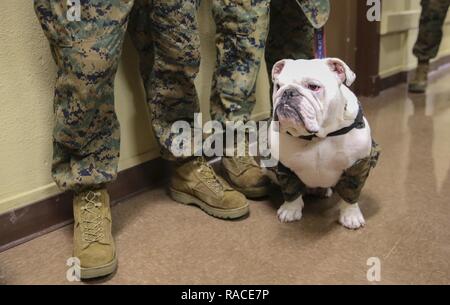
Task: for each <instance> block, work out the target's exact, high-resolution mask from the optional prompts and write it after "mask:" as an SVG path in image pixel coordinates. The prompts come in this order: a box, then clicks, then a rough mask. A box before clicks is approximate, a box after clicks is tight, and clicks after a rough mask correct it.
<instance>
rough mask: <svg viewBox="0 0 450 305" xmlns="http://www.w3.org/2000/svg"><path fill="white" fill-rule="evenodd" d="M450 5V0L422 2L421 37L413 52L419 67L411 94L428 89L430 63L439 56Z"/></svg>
mask: <svg viewBox="0 0 450 305" xmlns="http://www.w3.org/2000/svg"><path fill="white" fill-rule="evenodd" d="M449 5H450V0H422V1H421V6H422V13H421V15H420V24H419V36H418V38H417V41H416V44H415V45H414V50H413V53H414V55H415V56H416V57H417V59H418V66H417V69H416V72H415V77H414V79H413V80H412V81H411V83H410V84H409V91H410V92H416V93H423V92H425V90H426V88H427V83H428V72H429V62H430V60H431V59H433V58H435V57H436V55H437V54H438V51H439V47H440V45H441V41H442V35H443V30H442V27H443V25H444V21H445V18H446V16H447V11H448V7H449Z"/></svg>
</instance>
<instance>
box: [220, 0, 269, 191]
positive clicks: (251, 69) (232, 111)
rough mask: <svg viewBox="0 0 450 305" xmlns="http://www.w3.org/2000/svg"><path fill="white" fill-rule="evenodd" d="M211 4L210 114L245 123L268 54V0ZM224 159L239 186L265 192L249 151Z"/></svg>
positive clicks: (223, 0) (263, 179) (264, 181)
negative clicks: (212, 65)
mask: <svg viewBox="0 0 450 305" xmlns="http://www.w3.org/2000/svg"><path fill="white" fill-rule="evenodd" d="M212 4H213V17H214V21H215V23H216V27H217V35H216V49H217V63H216V71H215V74H214V78H213V87H212V95H211V117H212V119H213V120H217V121H220V122H221V123H222V124H223V125H225V123H226V122H227V121H229V122H243V123H245V122H247V121H248V120H250V117H251V113H252V111H253V108H254V106H255V103H256V97H255V91H256V79H257V76H258V73H259V69H260V66H261V61H262V60H263V59H264V48H265V45H266V39H267V34H268V29H269V6H270V5H269V4H270V1H269V0H262V1H250V0H213V2H212ZM246 144H247V146H248V143H246ZM247 151H248V150H247ZM222 164H223V167H224V169H225V175H226V178H227V179H228V181H229V182H230V183H231V185H232V186H233V187H234V188H235V189H237V190H238V191H240V192H242V193H243V194H245V195H246V196H247V197H252V198H253V197H262V196H265V195H267V193H268V184H269V180H268V178H267V177H266V176H265V175H263V173H262V171H261V169H260V168H259V165H258V164H257V163H256V162H255V160H254V159H253V158H252V157H250V156H248V154H247V156H241V157H224V158H222Z"/></svg>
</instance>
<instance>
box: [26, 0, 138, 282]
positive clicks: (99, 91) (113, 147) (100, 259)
mask: <svg viewBox="0 0 450 305" xmlns="http://www.w3.org/2000/svg"><path fill="white" fill-rule="evenodd" d="M34 5H35V11H36V14H37V16H38V19H39V21H40V23H41V26H42V28H43V30H44V32H45V34H46V36H47V38H48V39H49V42H50V45H51V50H52V55H53V57H54V59H55V62H56V64H57V67H58V72H57V78H56V85H55V97H54V112H55V126H54V132H53V145H54V149H53V152H54V158H53V165H52V175H53V178H54V180H55V182H56V183H57V185H58V186H59V187H60V188H61V189H62V190H72V191H74V192H75V196H74V206H73V209H74V218H75V226H74V257H77V258H78V259H79V260H80V263H81V277H82V278H91V277H98V276H103V275H106V274H109V273H112V272H113V271H114V270H115V269H116V265H117V257H116V250H115V245H114V240H113V237H112V234H111V225H112V220H111V212H110V206H109V196H108V193H107V191H106V189H105V185H106V184H107V183H108V182H111V181H113V180H114V179H115V178H116V175H117V165H118V160H119V141H120V139H119V137H120V130H119V122H118V121H117V117H116V114H115V111H114V88H113V85H114V77H115V74H116V70H117V64H118V60H119V57H120V54H121V49H122V42H123V37H124V33H125V29H126V23H127V16H128V13H129V11H130V9H131V7H132V5H133V1H132V0H114V1H112V2H108V4H104V3H103V1H89V2H86V1H85V2H82V4H81V7H80V13H81V18H80V20H74V21H70V20H69V18H67V14H68V9H67V4H66V2H65V1H58V0H35V1H34Z"/></svg>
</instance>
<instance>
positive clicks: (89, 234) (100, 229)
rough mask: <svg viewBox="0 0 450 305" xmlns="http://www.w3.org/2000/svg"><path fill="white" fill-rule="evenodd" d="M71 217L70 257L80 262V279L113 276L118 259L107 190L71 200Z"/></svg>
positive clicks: (79, 195)
mask: <svg viewBox="0 0 450 305" xmlns="http://www.w3.org/2000/svg"><path fill="white" fill-rule="evenodd" d="M73 215H74V218H75V224H74V238H73V243H74V250H73V256H74V257H77V258H78V259H79V260H80V263H81V266H80V267H81V278H82V279H90V278H96V277H101V276H105V275H108V274H110V273H113V272H114V271H115V270H116V268H117V256H116V249H115V245H114V239H113V237H112V233H111V226H112V221H111V210H110V205H109V195H108V192H107V191H106V189H101V190H95V191H86V192H82V193H80V194H77V195H76V196H75V198H74V200H73Z"/></svg>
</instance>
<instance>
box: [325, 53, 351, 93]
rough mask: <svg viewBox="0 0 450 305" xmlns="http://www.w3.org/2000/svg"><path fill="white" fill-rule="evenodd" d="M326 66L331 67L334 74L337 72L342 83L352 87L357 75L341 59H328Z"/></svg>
mask: <svg viewBox="0 0 450 305" xmlns="http://www.w3.org/2000/svg"><path fill="white" fill-rule="evenodd" d="M325 60H326V64H327V65H328V66H329V67H330V69H331V71H332V72H335V73H336V74H337V76H338V77H339V79H340V80H341V83H343V84H344V83H345V84H346V85H347V86H349V87H350V86H351V85H352V84H353V82H354V81H355V79H356V74H355V73H354V72H353V71H352V69H350V67H349V66H348V65H347V64H346V63H345V62H344V61H342V60H340V59H339V58H327V59H325Z"/></svg>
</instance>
